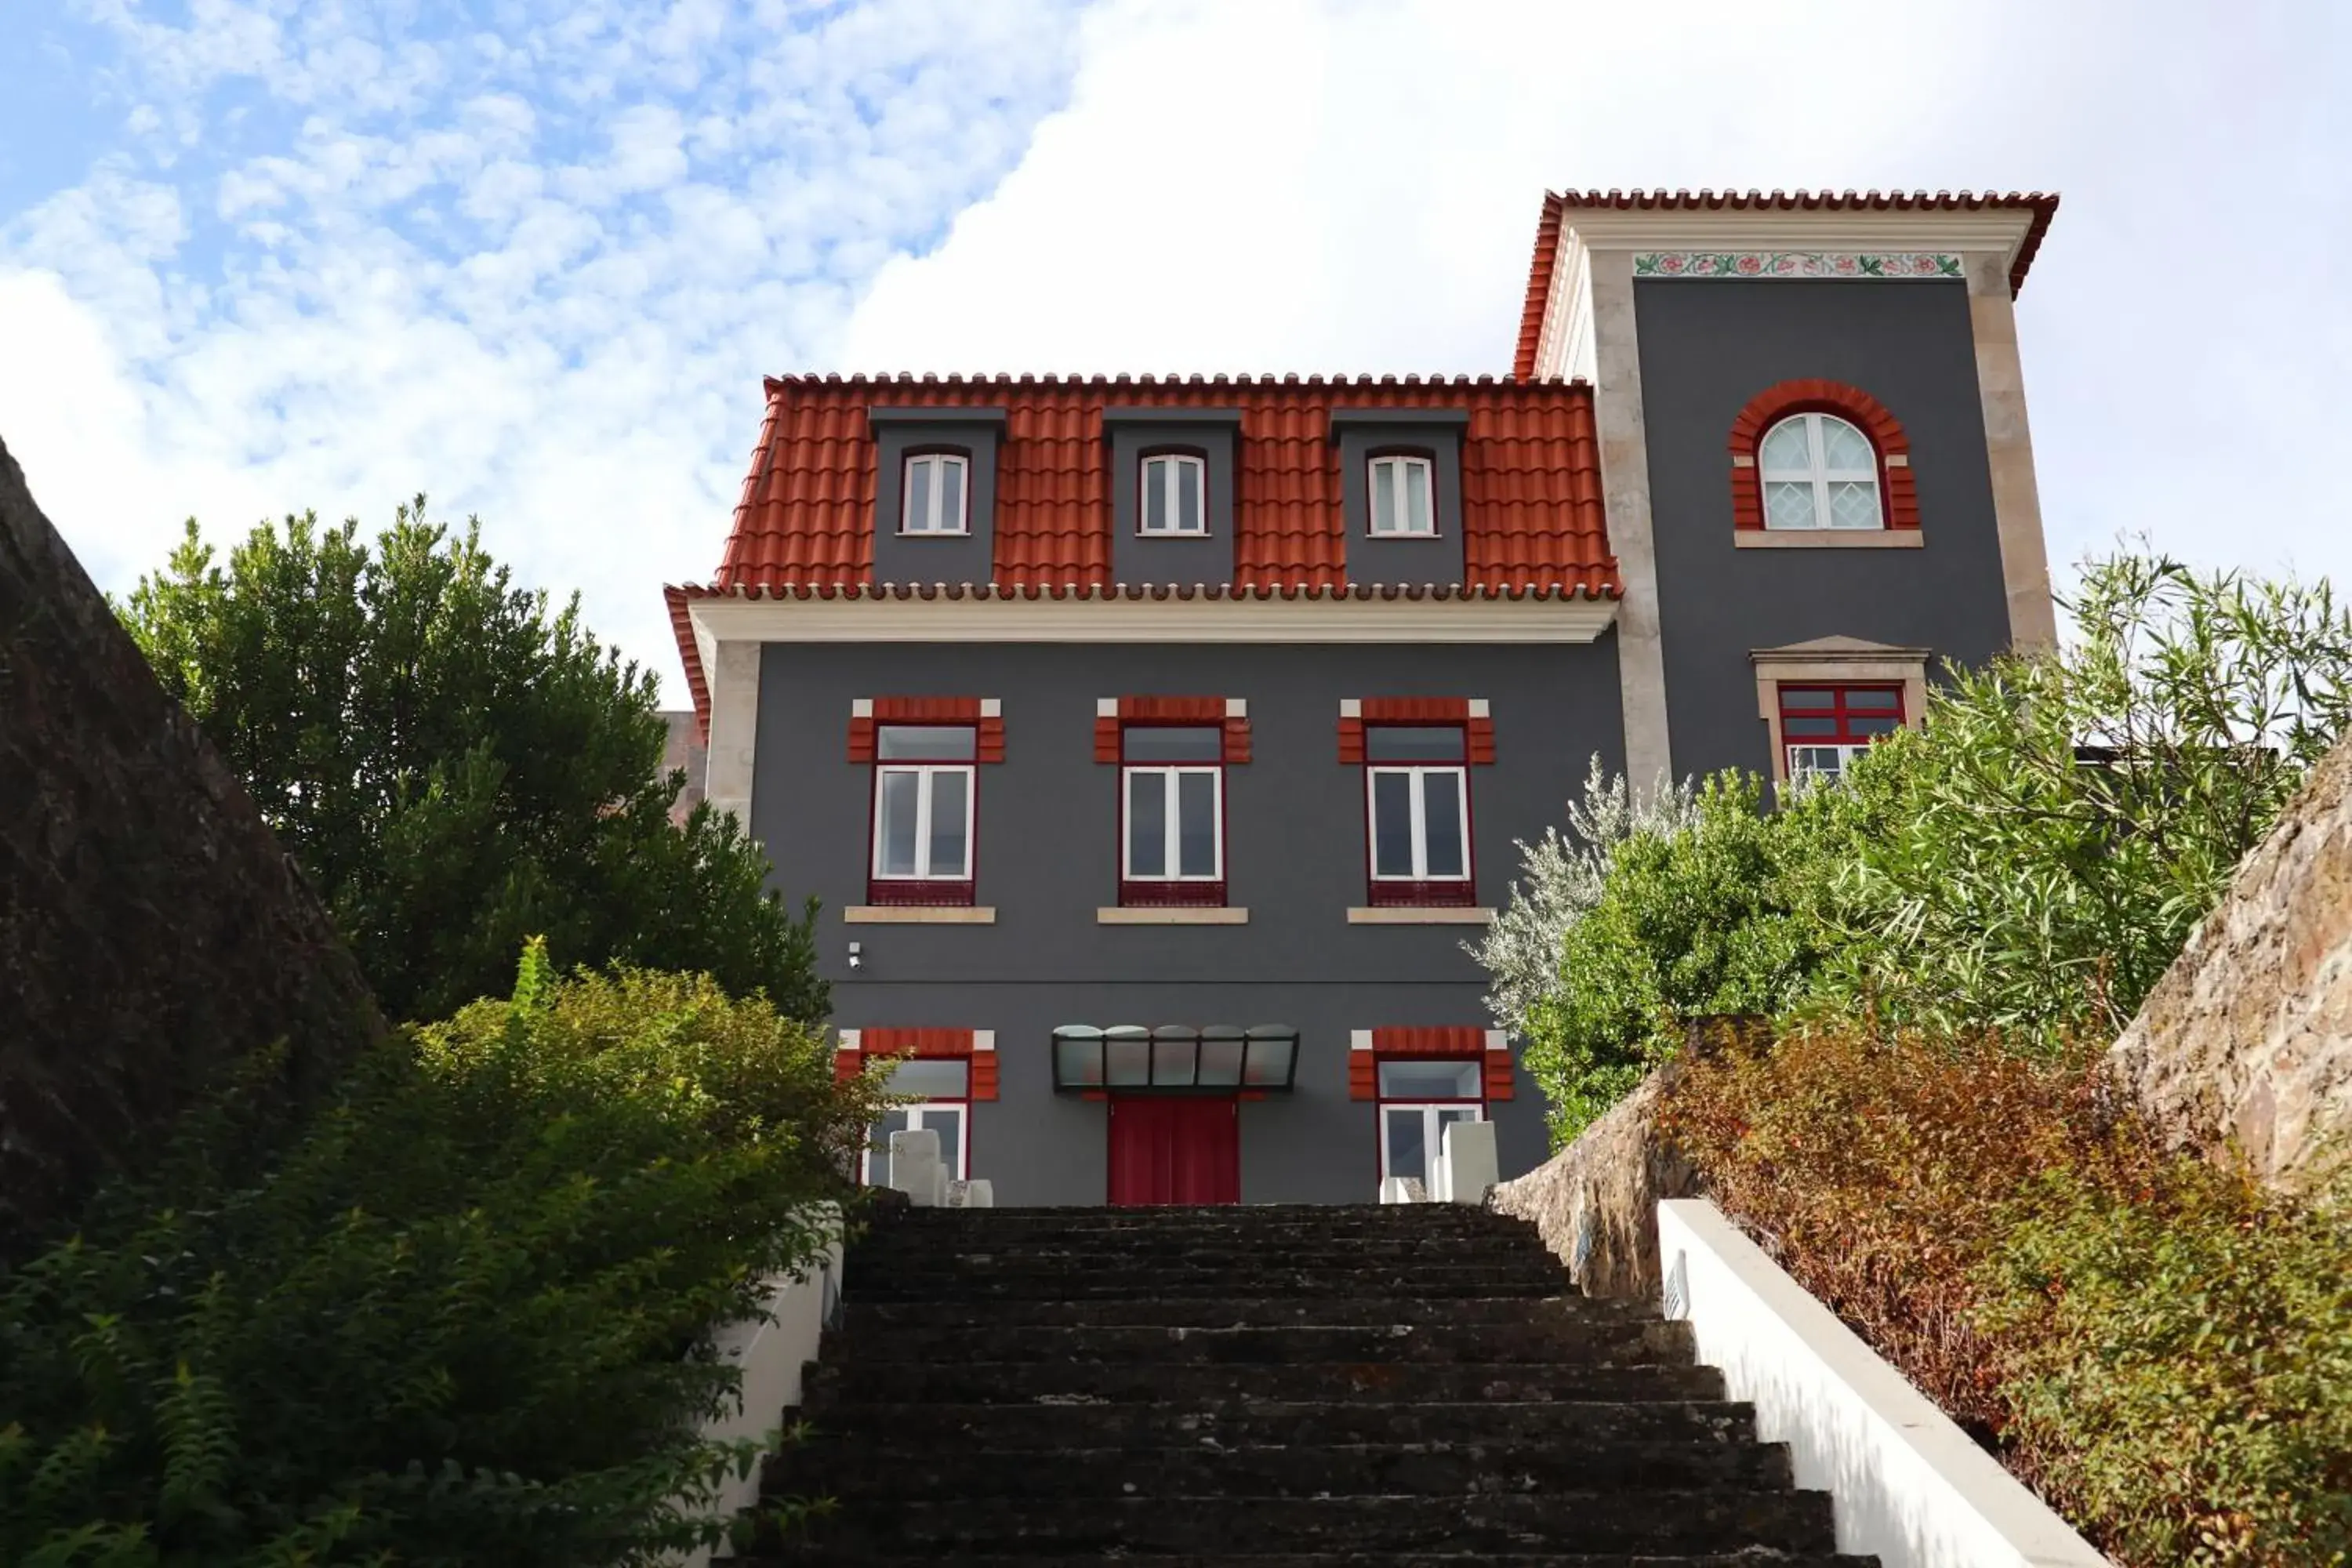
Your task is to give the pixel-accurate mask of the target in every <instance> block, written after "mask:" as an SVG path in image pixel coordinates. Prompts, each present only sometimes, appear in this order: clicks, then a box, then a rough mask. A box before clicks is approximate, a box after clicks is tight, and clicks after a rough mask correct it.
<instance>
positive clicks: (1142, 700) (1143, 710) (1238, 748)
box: [1095, 697, 1250, 765]
mask: <svg viewBox="0 0 2352 1568" xmlns="http://www.w3.org/2000/svg"><path fill="white" fill-rule="evenodd" d="M1116 701H1117V703H1118V707H1117V709H1116V710H1114V711H1112V712H1108V713H1104V712H1100V711H1097V713H1096V715H1095V761H1097V762H1098V763H1117V762H1118V757H1119V752H1118V736H1119V731H1121V730H1122V729H1123V728H1125V727H1126V726H1127V725H1129V724H1219V725H1223V727H1224V731H1225V757H1224V760H1225V762H1226V763H1227V764H1228V765H1230V764H1232V763H1246V762H1248V761H1249V760H1250V721H1249V716H1248V715H1247V714H1246V713H1235V712H1234V711H1233V708H1234V704H1233V703H1231V702H1229V701H1228V700H1226V699H1224V698H1223V697H1121V698H1118V699H1116Z"/></svg>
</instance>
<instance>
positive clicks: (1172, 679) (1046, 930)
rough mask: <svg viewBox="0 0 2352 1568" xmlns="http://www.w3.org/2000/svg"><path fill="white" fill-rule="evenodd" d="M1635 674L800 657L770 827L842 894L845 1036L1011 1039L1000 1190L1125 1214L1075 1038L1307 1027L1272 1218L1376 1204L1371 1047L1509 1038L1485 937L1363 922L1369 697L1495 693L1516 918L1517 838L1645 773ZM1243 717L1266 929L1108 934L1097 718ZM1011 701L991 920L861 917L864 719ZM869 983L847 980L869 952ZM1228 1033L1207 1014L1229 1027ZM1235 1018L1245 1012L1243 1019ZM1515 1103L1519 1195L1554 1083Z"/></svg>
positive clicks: (1419, 654) (1476, 819) (1109, 845)
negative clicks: (1598, 791) (1637, 770)
mask: <svg viewBox="0 0 2352 1568" xmlns="http://www.w3.org/2000/svg"><path fill="white" fill-rule="evenodd" d="M1617 691H1618V679H1617V670H1616V652H1615V644H1614V640H1613V637H1612V636H1610V635H1607V634H1604V635H1603V636H1602V637H1601V639H1600V640H1599V641H1598V642H1596V643H1592V644H1586V645H1527V644H1519V645H1499V646H1405V645H1375V646H1345V647H1341V646H1318V645H1303V646H1302V645H1286V646H1205V647H1167V646H1153V645H1137V644H1122V645H1116V646H1099V647H1072V646H1066V645H1051V644H998V645H993V646H986V647H938V646H926V645H918V644H903V643H901V644H890V643H877V644H864V645H855V646H845V645H841V644H822V645H819V644H801V645H793V644H781V643H771V644H769V645H768V646H767V647H765V648H764V649H763V651H762V660H761V677H760V712H759V727H758V739H757V750H756V761H755V765H754V785H753V792H752V800H751V831H752V833H753V835H754V836H755V837H758V838H760V839H761V841H762V842H763V843H764V844H765V845H766V846H767V848H768V851H769V853H770V855H771V856H772V858H773V860H774V862H775V872H774V885H775V886H776V887H777V888H778V889H781V890H782V891H783V892H784V893H785V894H786V895H787V897H790V898H793V899H798V898H800V897H803V896H805V895H806V894H808V893H812V892H814V893H815V894H816V895H818V897H819V898H820V899H821V900H823V903H824V912H823V914H822V915H821V916H820V926H819V930H820V933H821V934H820V954H821V959H822V963H823V967H824V973H825V975H826V978H827V979H829V980H830V981H831V982H832V983H833V986H834V1004H835V1024H836V1025H837V1026H841V1027H845V1028H868V1027H919V1026H934V1027H955V1028H973V1029H988V1030H992V1031H994V1033H995V1038H996V1049H997V1060H998V1064H999V1073H1000V1095H999V1098H998V1099H997V1100H994V1101H992V1102H982V1103H980V1104H977V1105H975V1106H974V1108H973V1119H972V1134H971V1161H970V1169H971V1173H972V1174H973V1175H976V1176H984V1177H986V1178H988V1179H989V1180H990V1181H991V1182H992V1183H993V1184H994V1185H995V1190H996V1197H997V1201H998V1202H1000V1203H1005V1204H1094V1203H1100V1202H1102V1201H1103V1199H1104V1195H1105V1172H1106V1161H1107V1148H1108V1128H1107V1122H1106V1118H1105V1110H1106V1107H1105V1105H1104V1104H1103V1103H1101V1102H1099V1101H1090V1100H1081V1099H1079V1098H1076V1096H1073V1095H1068V1094H1056V1093H1055V1091H1054V1089H1053V1087H1052V1076H1051V1066H1050V1059H1049V1051H1050V1047H1049V1039H1050V1035H1051V1032H1052V1030H1053V1028H1054V1027H1055V1026H1056V1025H1061V1024H1071V1023H1083V1024H1094V1025H1108V1024H1118V1023H1135V1024H1144V1025H1150V1026H1158V1025H1162V1024H1199V1025H1208V1024H1240V1025H1244V1026H1249V1025H1257V1024H1282V1025H1288V1026H1295V1027H1296V1028H1297V1030H1298V1031H1299V1036H1300V1047H1299V1061H1298V1068H1297V1082H1296V1086H1295V1087H1294V1088H1293V1089H1290V1090H1289V1091H1287V1092H1280V1091H1276V1092H1273V1093H1270V1094H1268V1095H1267V1097H1266V1098H1265V1099H1264V1100H1252V1101H1247V1102H1245V1103H1244V1104H1243V1105H1242V1107H1241V1127H1242V1147H1241V1162H1242V1169H1241V1183H1242V1184H1241V1196H1242V1200H1243V1201H1244V1202H1276V1201H1285V1202H1365V1201H1369V1200H1370V1196H1371V1195H1372V1194H1373V1192H1374V1190H1375V1187H1376V1185H1377V1180H1378V1172H1377V1164H1378V1143H1377V1136H1378V1134H1377V1127H1376V1124H1375V1121H1374V1117H1375V1110H1374V1107H1373V1106H1372V1105H1371V1104H1370V1103H1368V1102H1365V1101H1362V1100H1351V1099H1350V1098H1349V1089H1348V1058H1349V1033H1350V1031H1351V1030H1357V1029H1370V1028H1381V1027H1397V1026H1456V1027H1464V1026H1475V1027H1485V1026H1487V1025H1488V1024H1489V1023H1490V1019H1489V1018H1488V1016H1487V1014H1486V1008H1485V1006H1484V1005H1483V1003H1482V1002H1481V996H1482V995H1483V993H1484V989H1485V986H1484V983H1483V978H1482V975H1481V973H1480V971H1479V970H1478V968H1477V966H1476V965H1475V963H1473V961H1472V960H1471V959H1470V957H1469V956H1468V954H1467V953H1466V952H1464V951H1463V943H1464V942H1465V940H1466V939H1468V938H1472V937H1475V935H1476V934H1477V930H1478V928H1476V927H1474V926H1465V925H1459V924H1446V925H1434V924H1433V925H1372V924H1351V923H1350V922H1349V919H1348V911H1349V909H1350V908H1353V907H1357V906H1361V905H1363V904H1365V903H1366V901H1367V891H1366V877H1367V873H1366V864H1365V857H1366V851H1365V842H1364V839H1365V830H1366V829H1365V805H1364V790H1365V784H1364V775H1363V770H1362V768H1361V767H1360V766H1355V765H1349V764H1346V763H1341V762H1340V761H1339V742H1338V732H1339V705H1340V702H1341V701H1342V700H1344V699H1349V698H1363V697H1408V696H1442V697H1448V698H1454V697H1469V698H1476V699H1483V700H1485V701H1486V703H1487V704H1488V708H1489V711H1490V713H1491V716H1492V719H1493V722H1494V728H1495V738H1496V761H1495V763H1493V764H1491V765H1474V766H1473V767H1471V769H1470V770H1469V772H1470V774H1471V782H1470V790H1471V810H1472V851H1473V859H1474V864H1475V878H1476V896H1477V899H1478V901H1479V902H1480V903H1481V904H1485V905H1490V906H1491V905H1497V904H1500V903H1501V902H1503V901H1504V900H1505V899H1506V897H1507V889H1508V887H1509V884H1510V881H1511V879H1512V878H1513V876H1514V875H1515V874H1516V872H1517V865H1518V851H1517V848H1516V847H1515V844H1514V841H1515V840H1519V839H1531V838H1534V837H1538V836H1539V835H1540V834H1541V833H1542V831H1543V830H1544V828H1545V827H1546V826H1550V825H1553V824H1556V823H1558V822H1559V821H1560V819H1561V815H1562V807H1563V805H1564V803H1565V802H1566V801H1567V799H1568V798H1569V796H1570V794H1571V793H1572V792H1573V790H1574V789H1575V788H1576V786H1577V785H1578V784H1579V783H1580V781H1581V779H1582V777H1583V775H1584V773H1585V770H1586V767H1587V766H1588V764H1589V763H1590V760H1591V758H1592V756H1593V755H1594V754H1596V753H1598V754H1599V755H1600V757H1601V761H1602V763H1603V765H1604V766H1607V767H1610V768H1619V767H1622V764H1623V755H1622V723H1621V719H1620V714H1619V708H1618V700H1617ZM1154 694H1165V695H1189V696H1217V697H1224V698H1235V697H1238V698H1241V699H1244V700H1245V701H1246V702H1247V704H1248V717H1249V721H1250V731H1251V760H1250V761H1249V762H1248V763H1235V764H1232V765H1230V766H1228V767H1227V769H1226V771H1225V779H1226V784H1225V789H1226V805H1225V823H1226V846H1227V848H1226V871H1227V886H1228V901H1229V903H1231V904H1232V905H1234V906H1238V907H1241V908H1245V909H1246V910H1248V911H1249V914H1248V921H1247V923H1246V924H1243V925H1199V926H1186V925H1174V926H1160V925H1107V924H1102V923H1098V921H1097V909H1099V908H1102V907H1105V906H1109V905H1114V904H1116V903H1117V902H1118V858H1117V856H1118V847H1117V834H1118V826H1117V823H1118V768H1117V767H1116V766H1115V765H1112V764H1108V763H1097V761H1096V760H1095V721H1096V715H1097V702H1098V700H1101V699H1103V698H1112V697H1121V696H1140V695H1154ZM929 695H957V696H978V697H982V698H992V699H994V700H997V701H998V702H999V703H1000V704H1001V707H1002V714H1003V725H1004V760H1003V762H1002V763H990V764H983V765H982V766H980V767H979V768H978V770H977V773H978V788H977V800H978V808H977V815H978V823H979V826H978V829H977V835H976V848H977V853H976V857H975V867H974V869H975V875H976V879H977V883H978V887H977V891H976V894H975V900H976V902H977V903H978V904H980V905H982V906H986V907H988V908H990V909H992V910H994V920H993V922H992V923H989V924H883V925H848V924H845V922H844V918H843V911H844V910H845V909H847V908H848V907H850V906H853V905H859V904H863V903H864V902H865V900H866V866H867V862H866V856H867V842H868V841H867V837H866V824H867V821H868V810H869V799H870V794H871V791H872V788H873V769H872V767H871V765H868V764H862V763H852V762H850V761H848V760H847V752H846V748H845V735H846V733H847V731H848V728H849V724H850V720H851V714H852V704H853V702H855V701H856V700H858V699H860V698H873V697H881V696H887V697H920V696H929ZM852 941H856V942H858V943H859V944H860V947H861V950H862V953H861V957H862V962H861V964H860V967H859V968H858V969H857V970H856V971H855V972H853V971H851V970H850V969H849V968H848V966H847V951H848V943H849V942H852ZM1204 1009H1205V1010H1207V1011H1210V1012H1214V1013H1216V1014H1217V1015H1218V1016H1202V1014H1203V1011H1204ZM1227 1015H1233V1016H1227ZM1515 1076H1516V1079H1517V1083H1516V1093H1515V1096H1514V1098H1512V1099H1511V1100H1503V1101H1497V1102H1496V1103H1495V1104H1493V1105H1492V1106H1491V1108H1490V1115H1491V1119H1492V1120H1493V1121H1495V1122H1496V1139H1497V1146H1498V1152H1499V1153H1500V1156H1501V1161H1502V1165H1503V1168H1504V1171H1505V1173H1506V1174H1510V1173H1517V1172H1521V1171H1525V1170H1528V1169H1529V1168H1531V1167H1532V1166H1534V1165H1535V1164H1537V1163H1539V1162H1540V1161H1541V1160H1542V1159H1543V1157H1544V1154H1545V1152H1546V1148H1545V1132H1544V1105H1543V1101H1542V1100H1541V1097H1540V1095H1539V1094H1538V1091H1537V1089H1536V1086H1535V1084H1534V1082H1533V1081H1532V1079H1530V1078H1529V1077H1528V1075H1527V1074H1526V1073H1525V1071H1524V1070H1520V1071H1518V1072H1517V1073H1516V1075H1515Z"/></svg>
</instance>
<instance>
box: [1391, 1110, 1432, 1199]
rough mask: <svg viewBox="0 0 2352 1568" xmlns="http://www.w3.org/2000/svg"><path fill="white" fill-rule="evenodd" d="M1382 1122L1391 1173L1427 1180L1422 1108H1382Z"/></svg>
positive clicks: (1426, 1156) (1427, 1167)
mask: <svg viewBox="0 0 2352 1568" xmlns="http://www.w3.org/2000/svg"><path fill="white" fill-rule="evenodd" d="M1381 1122H1382V1123H1383V1124H1384V1126H1385V1128H1386V1130H1387V1132H1388V1157H1389V1163H1388V1169H1387V1170H1386V1171H1384V1172H1382V1173H1381V1174H1383V1175H1388V1176H1413V1177H1418V1178H1420V1179H1422V1180H1424V1181H1426V1180H1427V1179H1428V1177H1429V1159H1428V1155H1427V1153H1426V1152H1425V1151H1424V1150H1423V1148H1422V1132H1421V1108H1420V1107H1418V1106H1414V1107H1412V1109H1410V1110H1406V1109H1403V1108H1402V1107H1396V1108H1388V1109H1383V1110H1381Z"/></svg>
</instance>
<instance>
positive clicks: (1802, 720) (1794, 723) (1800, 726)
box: [1780, 713, 1838, 740]
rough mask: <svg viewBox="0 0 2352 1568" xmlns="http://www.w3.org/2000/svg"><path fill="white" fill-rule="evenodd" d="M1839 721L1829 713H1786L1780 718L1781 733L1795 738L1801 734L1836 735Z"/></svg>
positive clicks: (1791, 738)
mask: <svg viewBox="0 0 2352 1568" xmlns="http://www.w3.org/2000/svg"><path fill="white" fill-rule="evenodd" d="M1837 732H1838V721H1837V720H1836V719H1835V718H1833V717H1832V716H1831V715H1829V714H1827V713H1806V714H1793V713H1791V714H1785V715H1783V716H1782V718H1781V720H1780V733H1782V734H1783V735H1786V736H1788V737H1789V738H1790V740H1795V739H1796V738H1798V737H1799V736H1811V735H1832V736H1833V735H1835V734H1836V733H1837Z"/></svg>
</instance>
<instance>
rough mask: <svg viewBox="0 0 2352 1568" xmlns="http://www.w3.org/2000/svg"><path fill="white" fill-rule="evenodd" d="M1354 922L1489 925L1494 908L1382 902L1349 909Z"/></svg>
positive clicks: (1373, 924) (1349, 920) (1362, 924)
mask: <svg viewBox="0 0 2352 1568" xmlns="http://www.w3.org/2000/svg"><path fill="white" fill-rule="evenodd" d="M1348 923H1349V925H1351V926H1488V925H1493V924H1494V923H1495V911H1494V910H1482V909H1473V908H1467V907H1465V906H1463V905H1460V904H1449V905H1381V906H1379V907H1377V908H1372V909H1352V910H1349V911H1348Z"/></svg>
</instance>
